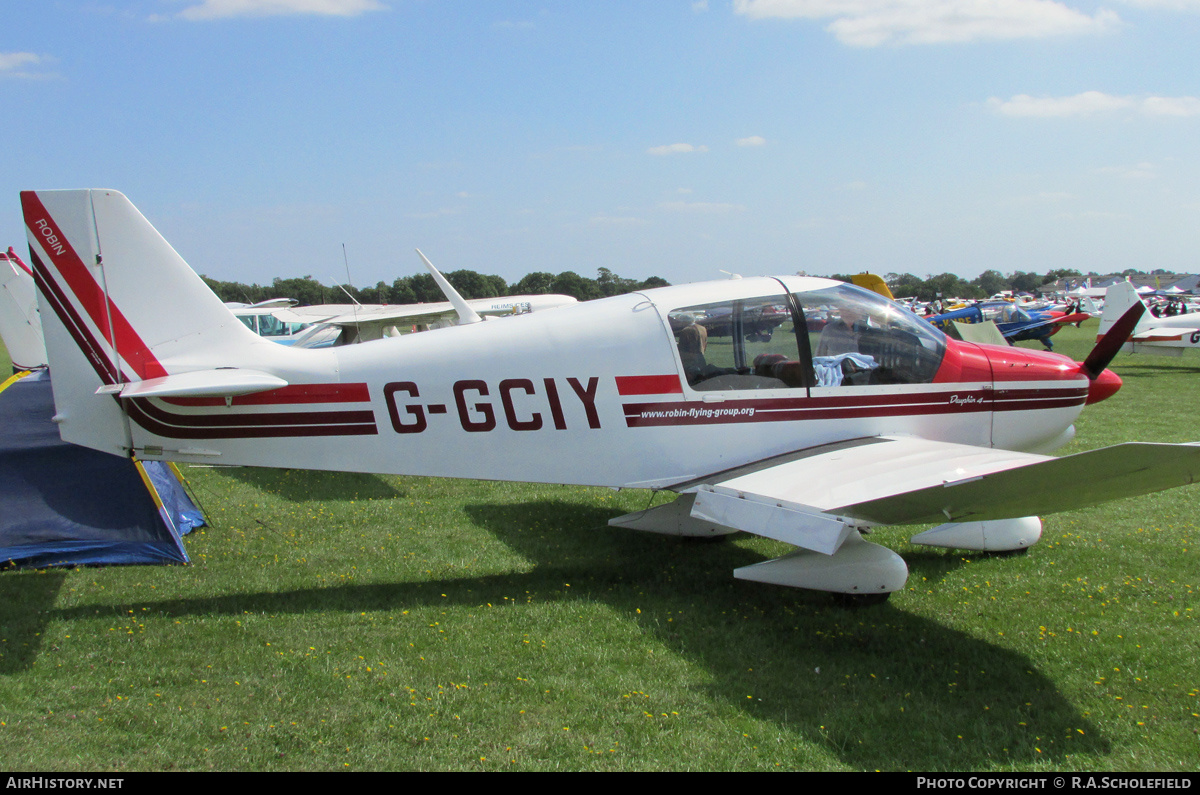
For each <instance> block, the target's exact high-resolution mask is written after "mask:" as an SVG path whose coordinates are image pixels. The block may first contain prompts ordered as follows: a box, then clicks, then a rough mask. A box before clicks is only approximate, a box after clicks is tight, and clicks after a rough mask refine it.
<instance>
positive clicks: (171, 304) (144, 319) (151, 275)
mask: <svg viewBox="0 0 1200 795" xmlns="http://www.w3.org/2000/svg"><path fill="white" fill-rule="evenodd" d="M21 207H22V210H23V211H24V214H25V226H26V231H27V234H28V237H29V254H30V259H31V263H30V264H31V266H32V269H33V273H34V279H35V281H36V282H37V285H38V289H39V291H40V293H41V305H42V311H41V316H42V324H43V331H44V333H45V337H46V349H47V354H48V358H49V360H50V364H51V376H52V383H53V384H54V397H55V408H56V411H57V415H56V421H57V422H59V427H60V430H61V431H62V436H63V438H64V439H65V440H67V441H70V442H75V443H76V444H82V445H85V446H87V447H92V448H94V449H100V450H106V451H108V452H115V453H125V452H128V450H129V449H130V447H131V446H132V445H131V437H130V430H129V425H128V419H127V417H126V416H125V413H124V411H122V409H121V407H120V405H119V403H118V402H117V401H115V400H106V399H103V398H97V397H96V396H95V393H96V391H97V390H98V389H100V388H101V387H107V388H108V389H107V390H106V391H119V389H120V386H121V385H125V384H131V383H137V382H147V381H153V380H154V379H161V378H164V377H166V376H168V375H170V373H171V372H172V371H175V372H179V371H187V370H193V369H196V368H197V365H196V364H194V362H196V361H200V360H207V361H210V362H211V361H212V352H213V351H214V350H215V351H220V350H221V346H222V345H223V344H225V345H232V344H239V345H244V344H245V343H247V342H248V341H249V339H248V337H247V335H249V338H253V339H257V338H256V337H254V334H253V332H251V331H250V330H249V329H246V328H245V327H244V326H242V324H241V323H240V322H238V321H237V319H236V318H234V317H233V315H232V314H231V313H230V312H229V310H228V309H226V308H225V306H224V305H223V304H222V303H221V301H220V299H218V298H217V296H216V295H214V294H213V292H212V290H210V289H209V288H208V286H207V285H206V284H204V282H203V281H202V280H201V279H200V277H199V276H197V275H196V274H195V272H194V271H192V269H191V268H189V267H188V265H187V263H186V262H184V261H183V259H182V258H181V257H180V256H179V254H177V253H176V252H175V250H174V249H173V248H171V246H170V244H168V243H167V242H166V240H164V239H163V238H162V236H161V235H159V234H158V232H157V230H155V229H154V227H153V226H151V225H150V222H149V221H147V220H146V219H145V218H144V217H143V216H142V214H141V213H139V212H138V211H137V209H136V208H135V207H134V206H133V204H131V203H130V201H129V200H128V199H126V198H125V197H124V196H123V195H121V194H120V193H117V192H116V191H109V190H70V191H24V192H22V193H21ZM205 353H207V357H205V355H204V354H205ZM209 366H211V365H209Z"/></svg>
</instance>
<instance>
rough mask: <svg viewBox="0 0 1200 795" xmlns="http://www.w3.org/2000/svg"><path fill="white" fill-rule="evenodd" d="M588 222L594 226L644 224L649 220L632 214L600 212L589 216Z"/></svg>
mask: <svg viewBox="0 0 1200 795" xmlns="http://www.w3.org/2000/svg"><path fill="white" fill-rule="evenodd" d="M588 223H590V224H592V225H594V226H646V225H647V224H648V223H650V222H649V221H647V220H646V219H645V218H638V217H636V216H633V215H608V214H607V213H600V214H598V215H593V216H592V217H591V218H589V219H588Z"/></svg>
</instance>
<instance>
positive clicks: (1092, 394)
mask: <svg viewBox="0 0 1200 795" xmlns="http://www.w3.org/2000/svg"><path fill="white" fill-rule="evenodd" d="M1120 388H1121V376H1119V375H1117V374H1116V373H1114V372H1113V371H1112V370H1109V369H1107V368H1106V369H1105V370H1104V372H1102V373H1100V375H1098V376H1096V378H1095V380H1094V381H1092V382H1091V384H1089V385H1088V396H1087V405H1089V406H1090V405H1092V404H1093V403H1099V402H1100V401H1101V400H1104V399H1105V398H1110V397H1112V396H1113V395H1115V394H1116V392H1117V390H1118V389H1120Z"/></svg>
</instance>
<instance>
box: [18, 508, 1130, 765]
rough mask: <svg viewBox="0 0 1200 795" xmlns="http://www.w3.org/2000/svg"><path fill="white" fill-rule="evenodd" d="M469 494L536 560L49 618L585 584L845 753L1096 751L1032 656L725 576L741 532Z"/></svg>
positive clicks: (928, 563) (292, 606)
mask: <svg viewBox="0 0 1200 795" xmlns="http://www.w3.org/2000/svg"><path fill="white" fill-rule="evenodd" d="M465 510H466V512H467V513H468V514H469V515H470V517H471V518H472V520H473V521H475V522H476V523H477V524H478V525H480V526H481V527H483V528H485V529H487V530H488V531H490V532H492V533H494V534H495V535H496V536H497V537H498V538H499V539H500V540H502V541H504V542H505V543H507V544H509V545H511V546H512V547H513V548H514V549H515V550H517V551H519V552H520V553H522V554H523V555H525V556H526V557H527V558H528V559H530V560H533V561H535V562H536V563H537V565H536V567H535V568H534V570H533V571H531V572H528V573H517V574H504V575H494V576H483V577H473V578H461V579H452V580H438V581H433V582H398V583H388V584H374V585H340V586H332V587H328V588H305V589H295V590H291V591H286V592H259V593H237V594H225V595H215V596H211V597H203V598H186V599H166V600H159V601H147V602H139V603H136V604H128V605H126V604H122V605H120V606H119V607H118V606H115V605H98V604H87V605H81V606H78V607H74V608H70V609H63V610H57V611H51V613H50V617H51V618H54V619H58V620H82V619H91V618H92V617H93V616H94V615H95V613H96V610H97V608H98V607H100V608H101V609H107V610H112V609H119V610H122V611H126V610H133V611H141V610H146V611H149V612H150V613H152V614H159V615H164V616H166V617H183V616H209V617H211V616H241V615H243V613H244V612H246V611H249V612H252V613H266V614H278V613H292V614H303V613H308V612H347V613H359V612H363V611H376V610H393V609H397V608H420V607H425V606H437V607H443V608H444V607H445V606H447V605H448V604H449V605H453V604H457V605H462V606H467V607H474V606H477V605H479V604H480V603H481V602H484V601H487V602H493V603H500V602H502V601H503V600H504V599H506V598H507V597H509V596H510V595H512V594H518V593H519V594H525V595H528V596H529V598H530V599H531V600H532V601H533V602H534V603H543V602H555V601H576V600H587V601H589V602H600V603H604V604H607V605H609V606H611V607H612V608H613V609H614V610H616V611H618V612H619V613H620V614H621V615H623V616H624V617H625V618H626V619H627V620H628V621H630V622H634V623H636V624H637V625H638V626H639V627H641V629H642V630H643V631H645V632H646V633H647V634H649V635H652V636H653V637H656V638H657V639H659V641H660V642H662V643H663V644H664V645H666V646H668V647H669V648H671V649H673V650H675V651H676V652H677V653H678V654H680V655H681V656H683V657H685V658H687V659H689V660H691V661H693V662H694V663H696V664H697V665H699V666H701V667H703V668H704V669H705V670H706V671H708V672H710V673H711V684H708V685H704V686H702V687H703V688H704V690H705V694H706V696H707V697H709V698H715V699H719V700H721V701H724V702H725V703H727V704H728V705H729V706H730V707H732V708H733V709H734V710H736V711H738V712H741V713H744V714H747V715H751V716H753V717H754V718H756V719H758V720H764V721H769V722H773V723H776V724H778V725H780V726H782V727H785V728H786V729H788V730H789V731H794V732H797V733H799V734H801V735H803V736H804V737H806V738H807V739H808V740H810V741H811V742H813V743H814V744H816V745H818V746H822V747H825V748H827V749H828V750H829V752H830V753H832V754H834V755H836V756H837V758H839V759H840V760H841V761H842V762H843V763H844V764H846V765H848V766H850V767H853V768H856V769H887V770H896V769H918V770H969V769H977V768H984V767H990V766H1001V767H1002V766H1004V765H1006V764H1009V763H1011V764H1016V765H1027V764H1030V763H1032V762H1034V761H1035V760H1043V761H1049V762H1062V761H1063V759H1064V758H1065V755H1066V754H1067V753H1068V752H1070V753H1075V754H1102V753H1104V752H1105V751H1106V750H1107V747H1108V744H1107V742H1106V741H1105V740H1104V738H1102V737H1101V736H1100V733H1099V730H1098V729H1097V727H1096V726H1095V725H1093V724H1092V723H1090V722H1089V721H1088V720H1087V719H1086V718H1085V717H1084V716H1082V715H1081V714H1080V713H1079V711H1078V710H1077V709H1076V708H1075V707H1073V706H1072V705H1071V704H1070V703H1069V702H1068V701H1067V700H1066V699H1065V698H1064V697H1063V696H1062V695H1061V694H1060V693H1059V692H1058V691H1057V689H1056V687H1055V685H1054V683H1053V682H1052V681H1051V680H1050V679H1049V678H1048V677H1046V676H1045V675H1043V674H1041V673H1039V672H1038V670H1037V666H1036V664H1035V663H1034V662H1033V661H1032V660H1030V659H1029V658H1027V657H1026V656H1024V655H1021V654H1017V653H1014V652H1012V651H1010V650H1009V649H1006V648H1003V647H1001V646H997V645H994V644H991V643H988V642H985V641H983V640H980V639H979V638H977V637H972V636H970V635H968V634H965V633H963V632H960V631H957V630H954V629H951V628H948V627H946V626H942V625H940V624H938V623H936V622H934V621H931V620H929V619H926V618H923V617H919V616H914V615H911V614H909V613H906V612H904V611H903V610H901V609H897V608H895V607H893V606H891V605H889V604H885V605H879V606H876V607H871V608H866V609H861V610H847V609H842V608H839V607H836V606H835V605H834V603H833V602H832V600H831V599H830V598H829V597H828V596H827V595H824V594H814V593H811V592H803V591H794V590H790V589H786V588H779V587H777V586H768V585H761V584H758V583H747V582H740V581H736V580H734V579H733V578H732V576H731V571H732V569H734V568H736V567H738V566H741V565H746V564H749V563H753V562H756V561H757V560H760V559H761V555H759V554H757V553H755V552H754V551H752V550H749V549H745V548H743V547H742V546H740V545H739V544H737V543H731V542H728V541H726V542H722V543H712V542H709V541H703V542H698V541H694V540H690V539H679V538H673V537H667V536H656V535H650V534H643V533H636V532H633V531H628V530H623V529H616V528H609V527H607V526H606V522H607V520H608V519H609V518H611V517H612V516H614V515H616V512H615V511H611V510H606V509H602V508H597V507H594V506H590V505H576V504H571V503H565V502H561V501H553V500H544V501H540V502H532V503H524V504H520V505H504V504H491V505H473V506H467V507H466V508H465ZM956 560H957V559H956V558H954V557H953V556H946V555H941V556H938V555H930V556H928V558H927V559H925V560H923V561H922V563H921V564H920V565H921V567H923V568H925V569H927V570H928V571H929V573H936V572H937V571H938V570H939V567H945V569H946V570H949V568H952V567H953V566H955V565H956V563H955V561H956ZM927 576H928V575H927ZM46 582H47V583H48V584H49V583H53V587H52V588H51V587H47V588H45V589H44V591H45V593H44V595H43V597H42V598H41V600H40V602H39V604H47V603H49V602H50V601H52V600H53V595H54V593H53V591H54V590H56V589H57V586H58V584H59V583H61V577H59V578H56V579H54V580H47V581H46ZM565 583H570V587H565V585H564V584H565ZM647 606H652V609H649V610H646V608H647ZM36 607H37V606H36V605H30V608H31V609H34V610H36ZM666 616H670V617H671V620H670V621H667V619H666ZM34 629H35V628H34V627H33V626H32V625H31V626H30V627H29V628H28V629H26V630H25V631H24V634H25V636H26V637H30V636H36V632H34V631H33V630H34ZM32 654H33V652H32V651H31V652H27V653H25V654H24V655H23V656H22V657H21V659H23V660H28V658H29V657H30V656H31V655H32ZM24 664H26V665H27V664H28V663H27V662H26V663H24ZM1080 732H1082V734H1080Z"/></svg>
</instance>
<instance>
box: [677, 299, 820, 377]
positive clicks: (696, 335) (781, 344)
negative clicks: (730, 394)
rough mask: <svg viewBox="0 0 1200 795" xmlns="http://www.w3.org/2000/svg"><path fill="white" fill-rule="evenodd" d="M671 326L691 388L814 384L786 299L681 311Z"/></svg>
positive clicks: (739, 300) (691, 308)
mask: <svg viewBox="0 0 1200 795" xmlns="http://www.w3.org/2000/svg"><path fill="white" fill-rule="evenodd" d="M668 321H669V322H670V324H671V331H672V333H673V334H674V335H675V342H676V346H677V348H678V351H679V359H680V363H681V364H682V365H683V372H684V376H685V377H686V378H687V382H688V384H689V385H690V386H691V387H692V388H693V389H696V390H701V391H707V390H735V389H788V388H796V387H804V386H807V385H808V384H809V383H810V381H811V376H810V375H809V374H808V373H809V369H808V363H807V362H806V361H804V360H802V358H801V355H800V347H799V342H798V338H797V336H796V328H795V322H794V319H793V314H792V308H791V304H790V301H789V298H788V296H787V295H785V294H780V295H774V296H762V297H755V298H745V299H738V300H732V301H721V302H718V303H712V304H701V305H698V306H688V307H682V308H679V309H675V310H673V311H672V312H670V313H669V314H668Z"/></svg>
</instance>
